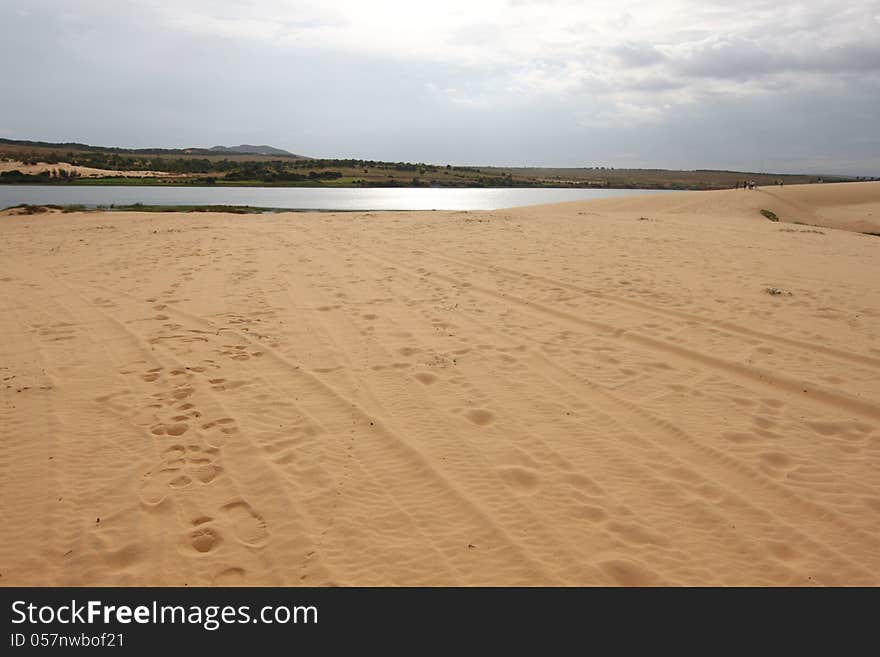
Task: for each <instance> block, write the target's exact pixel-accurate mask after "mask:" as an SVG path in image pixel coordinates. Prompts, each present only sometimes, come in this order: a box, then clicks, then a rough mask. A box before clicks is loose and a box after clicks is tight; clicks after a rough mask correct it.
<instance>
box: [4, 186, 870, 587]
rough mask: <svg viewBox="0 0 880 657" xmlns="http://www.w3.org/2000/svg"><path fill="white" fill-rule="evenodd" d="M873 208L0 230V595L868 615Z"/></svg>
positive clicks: (680, 204) (815, 200) (736, 203)
mask: <svg viewBox="0 0 880 657" xmlns="http://www.w3.org/2000/svg"><path fill="white" fill-rule="evenodd" d="M878 202H880V185H878V184H872V183H863V184H862V183H860V184H854V185H833V186H832V185H825V186H815V187H785V188H781V189H780V188H772V189H768V190H759V191H756V192H746V191H741V190H740V191H733V190H731V191H723V192H697V193H689V194H681V195H675V196H664V197H660V196H645V197H636V198H625V199H613V200H603V201H598V202H581V203H573V204H564V205H557V206H546V207H539V208H521V209H516V210H505V211H495V212H457V213H339V214H277V215H260V216H246V217H243V216H237V215H224V214H201V213H199V214H147V213H143V214H139V213H114V214H102V213H87V214H64V215H62V214H51V215H48V214H47V215H33V216H5V217H2V218H0V332H2V335H3V341H2V344H0V382H2V385H0V395H2V403H0V516H2V518H3V519H4V532H3V536H2V538H0V583H2V584H4V585H146V584H152V585H184V584H188V585H190V586H192V585H211V584H251V585H330V584H340V585H385V584H390V585H441V584H444V585H445V584H449V585H476V584H486V585H618V584H621V585H680V584H684V585H743V584H748V585H777V584H785V585H877V584H878V583H880V574H878V573H880V467H878V466H880V342H878V338H880V335H878V330H880V291H878V286H877V281H878V280H880V259H878V253H880V251H878V249H880V238H877V237H872V236H868V235H862V234H858V233H856V232H846V231H842V230H835V229H832V228H821V229H818V228H812V227H810V226H801V225H796V224H793V223H772V222H770V221H767V220H766V219H764V218H763V217H762V216H761V215H760V214H759V213H758V210H759V209H761V208H766V209H770V210H773V211H774V212H776V213H777V214H778V215H779V216H780V217H781V218H782V220H783V222H792V221H804V222H805V223H811V224H822V225H830V226H833V225H838V226H847V227H849V228H854V227H857V228H862V229H864V227H865V226H868V225H870V226H874V225H875V224H872V223H870V222H872V221H873V222H876V217H877V212H876V208H877V207H878ZM793 209H796V210H797V213H796V214H795V212H794V211H793ZM869 213H872V214H869ZM864 222H868V223H864ZM768 288H773V289H775V290H776V291H778V292H779V293H778V294H770V293H768V292H767V290H768Z"/></svg>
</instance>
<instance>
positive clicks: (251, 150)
mask: <svg viewBox="0 0 880 657" xmlns="http://www.w3.org/2000/svg"><path fill="white" fill-rule="evenodd" d="M208 150H210V151H212V152H214V153H239V154H242V155H281V156H283V157H299V156H297V155H294V154H293V153H291V152H290V151H285V150H283V149H281V148H275V147H274V146H266V145H265V144H264V145H262V146H254V145H253V144H241V145H240V146H213V147H211V148H209V149H208Z"/></svg>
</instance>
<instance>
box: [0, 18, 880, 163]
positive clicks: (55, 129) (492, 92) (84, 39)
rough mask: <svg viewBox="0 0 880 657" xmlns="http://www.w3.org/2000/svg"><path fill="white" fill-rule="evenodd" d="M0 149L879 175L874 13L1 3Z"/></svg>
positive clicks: (879, 90)
mask: <svg viewBox="0 0 880 657" xmlns="http://www.w3.org/2000/svg"><path fill="white" fill-rule="evenodd" d="M0 61H2V62H3V63H2V72H0V136H3V137H10V138H18V139H39V140H45V141H80V142H86V143H91V144H99V145H113V146H128V147H147V146H162V147H185V146H213V145H216V144H226V145H233V144H239V143H253V144H271V145H273V146H278V147H280V148H285V149H287V150H290V151H292V152H295V153H300V154H304V155H311V156H316V157H357V158H365V159H382V160H394V161H397V160H408V161H425V162H434V163H441V164H445V163H453V164H498V165H516V166H521V165H535V166H616V167H627V166H631V167H655V166H656V167H665V168H724V169H738V170H764V171H776V172H813V173H816V172H820V173H821V172H825V173H849V174H857V175H872V176H877V175H880V120H878V119H880V0H846V1H845V2H840V1H839V0H837V1H834V2H832V1H825V0H812V1H808V2H784V1H780V0H774V1H768V2H765V1H763V0H756V1H753V0H746V1H741V2H732V1H730V0H724V1H717V0H699V1H696V0H695V1H691V0H675V1H662V0H655V1H652V0H647V1H644V2H643V1H633V0H609V1H606V0H599V1H593V0H588V1H580V2H577V1H569V0H461V1H460V0H431V1H430V2H421V1H420V0H401V1H397V0H387V1H385V0H332V1H330V0H325V1H321V2H309V1H299V0H137V1H129V0H114V1H113V2H109V1H108V0H0Z"/></svg>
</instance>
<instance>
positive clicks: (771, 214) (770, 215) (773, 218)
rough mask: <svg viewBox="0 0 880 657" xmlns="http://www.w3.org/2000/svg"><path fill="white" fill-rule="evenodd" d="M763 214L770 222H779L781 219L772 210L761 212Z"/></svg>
mask: <svg viewBox="0 0 880 657" xmlns="http://www.w3.org/2000/svg"><path fill="white" fill-rule="evenodd" d="M761 214H762V215H764V216H765V217H767V218H768V219H769V220H770V221H779V217H777V216H776V213H775V212H772V211H770V210H761Z"/></svg>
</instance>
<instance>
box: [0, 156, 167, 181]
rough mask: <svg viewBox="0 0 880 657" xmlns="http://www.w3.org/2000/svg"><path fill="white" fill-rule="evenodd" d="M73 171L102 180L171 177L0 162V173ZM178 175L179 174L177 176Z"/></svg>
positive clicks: (62, 164)
mask: <svg viewBox="0 0 880 657" xmlns="http://www.w3.org/2000/svg"><path fill="white" fill-rule="evenodd" d="M62 170H63V171H68V172H70V171H75V172H76V173H77V174H79V176H80V177H82V178H103V177H105V176H125V177H127V178H163V177H166V176H173V175H175V174H173V173H167V172H164V171H116V170H110V169H95V168H94V167H83V166H79V165H76V164H70V163H68V162H57V163H55V164H49V163H47V162H38V163H37V164H24V163H23V162H20V161H14V160H5V161H4V160H0V172H3V171H20V172H21V173H26V174H28V175H31V176H32V175H35V174H38V173H46V172H52V171H62ZM178 175H179V174H178Z"/></svg>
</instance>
